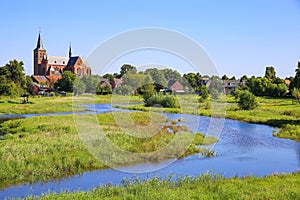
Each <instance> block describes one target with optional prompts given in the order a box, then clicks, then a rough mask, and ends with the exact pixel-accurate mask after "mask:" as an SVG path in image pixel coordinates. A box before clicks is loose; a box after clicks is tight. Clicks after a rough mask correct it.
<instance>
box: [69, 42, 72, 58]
mask: <svg viewBox="0 0 300 200" xmlns="http://www.w3.org/2000/svg"><path fill="white" fill-rule="evenodd" d="M71 57H72V47H71V42H70V46H69V58H71Z"/></svg>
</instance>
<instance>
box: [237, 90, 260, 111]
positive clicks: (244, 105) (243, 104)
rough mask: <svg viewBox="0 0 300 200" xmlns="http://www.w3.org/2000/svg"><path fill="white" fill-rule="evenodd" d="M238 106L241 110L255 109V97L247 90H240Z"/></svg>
mask: <svg viewBox="0 0 300 200" xmlns="http://www.w3.org/2000/svg"><path fill="white" fill-rule="evenodd" d="M237 94H238V97H237V98H238V106H239V108H240V109H242V110H252V109H254V108H256V107H257V101H256V97H255V95H254V94H253V93H251V92H250V91H248V90H241V91H239V92H238V93H237Z"/></svg>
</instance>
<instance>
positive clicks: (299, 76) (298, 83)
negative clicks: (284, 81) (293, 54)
mask: <svg viewBox="0 0 300 200" xmlns="http://www.w3.org/2000/svg"><path fill="white" fill-rule="evenodd" d="M295 72H296V75H295V78H294V80H293V81H292V82H291V88H294V87H295V88H298V89H300V61H299V62H298V66H297V69H296V70H295Z"/></svg>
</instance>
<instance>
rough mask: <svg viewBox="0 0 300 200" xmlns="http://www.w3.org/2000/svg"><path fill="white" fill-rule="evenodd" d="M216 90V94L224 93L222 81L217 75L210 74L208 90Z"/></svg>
mask: <svg viewBox="0 0 300 200" xmlns="http://www.w3.org/2000/svg"><path fill="white" fill-rule="evenodd" d="M213 90H216V91H217V92H218V94H221V93H224V87H223V85H222V81H221V80H220V78H219V77H217V76H212V77H211V78H210V85H209V91H211V92H212V91H213Z"/></svg>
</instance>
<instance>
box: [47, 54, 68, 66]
mask: <svg viewBox="0 0 300 200" xmlns="http://www.w3.org/2000/svg"><path fill="white" fill-rule="evenodd" d="M68 61H69V58H68V57H66V56H48V64H49V65H67V64H68Z"/></svg>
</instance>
